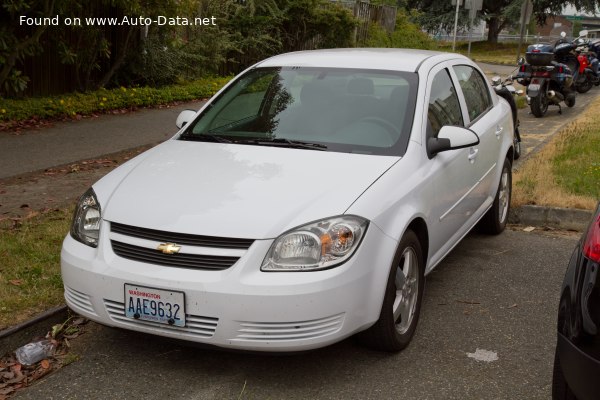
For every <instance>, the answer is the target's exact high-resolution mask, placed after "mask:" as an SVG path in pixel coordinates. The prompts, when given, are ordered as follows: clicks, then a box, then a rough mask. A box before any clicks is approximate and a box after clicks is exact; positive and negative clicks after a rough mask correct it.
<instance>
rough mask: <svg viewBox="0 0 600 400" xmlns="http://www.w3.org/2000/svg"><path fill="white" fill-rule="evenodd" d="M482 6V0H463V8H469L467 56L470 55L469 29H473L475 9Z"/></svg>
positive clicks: (477, 9)
mask: <svg viewBox="0 0 600 400" xmlns="http://www.w3.org/2000/svg"><path fill="white" fill-rule="evenodd" d="M482 6H483V0H465V9H466V10H469V48H468V50H467V57H471V31H472V30H473V21H475V16H476V15H477V11H479V10H481V7H482Z"/></svg>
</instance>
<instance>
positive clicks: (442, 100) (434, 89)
mask: <svg viewBox="0 0 600 400" xmlns="http://www.w3.org/2000/svg"><path fill="white" fill-rule="evenodd" d="M427 120H428V125H429V127H428V129H430V135H431V136H433V137H437V135H438V133H439V131H440V129H442V126H445V125H456V126H464V123H463V117H462V113H461V109H460V103H459V102H458V96H457V94H456V89H455V88H454V85H453V84H452V79H451V78H450V75H449V74H448V71H447V70H446V69H442V70H441V71H439V72H438V73H437V74H436V75H435V77H434V78H433V82H432V84H431V93H430V95H429V109H428V111H427Z"/></svg>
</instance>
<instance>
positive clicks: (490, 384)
mask: <svg viewBox="0 0 600 400" xmlns="http://www.w3.org/2000/svg"><path fill="white" fill-rule="evenodd" d="M577 239H578V234H573V233H568V232H541V231H539V230H535V231H533V232H530V233H527V232H524V231H523V230H522V229H521V228H518V227H513V228H512V229H509V230H507V231H505V232H504V233H503V234H501V235H500V236H496V237H489V236H483V235H479V234H475V233H474V234H470V235H469V236H468V237H467V238H466V239H465V240H464V241H463V242H462V243H461V244H459V246H458V247H457V248H456V249H455V250H454V251H453V252H452V253H451V254H450V255H449V256H448V257H447V258H446V259H445V260H444V261H443V262H442V264H440V265H439V266H438V268H437V269H436V270H435V271H434V272H433V273H432V274H430V275H429V276H428V278H427V283H426V292H425V299H424V307H423V310H422V318H421V321H420V323H419V326H418V329H417V333H416V336H415V338H414V339H413V342H412V343H411V345H410V346H409V347H408V349H406V350H405V351H403V352H401V353H398V354H388V353H381V352H376V351H372V350H369V349H366V348H364V347H362V346H361V345H359V344H357V343H356V342H355V341H354V340H352V339H348V340H345V341H343V342H341V343H338V344H336V345H333V346H330V347H327V348H324V349H321V350H315V351H312V352H309V353H301V354H296V355H285V356H282V355H256V354H247V353H229V352H224V351H222V350H218V349H205V348H197V347H190V346H189V345H187V344H183V343H177V342H173V341H168V340H165V339H162V338H158V337H152V336H147V335H143V334H138V333H134V332H127V331H121V330H116V329H111V328H106V327H102V326H99V325H97V324H94V323H89V324H88V325H87V328H86V330H87V332H86V333H85V334H84V335H82V336H80V337H79V338H77V339H75V340H74V341H73V343H72V345H73V349H72V351H73V353H75V354H77V355H78V356H79V361H77V362H75V363H73V364H71V365H70V366H67V367H65V368H63V369H61V370H59V371H58V372H56V373H55V374H53V375H51V376H49V377H47V378H46V379H44V380H42V381H40V382H39V383H37V384H35V385H33V386H32V387H29V388H27V389H25V390H23V391H21V392H20V393H18V394H17V395H16V396H15V398H17V399H45V398H51V399H74V398H77V399H83V398H89V399H97V398H128V399H159V398H182V399H283V398H285V399H306V398H313V399H338V398H344V399H349V398H355V399H369V398H372V399H381V398H396V399H400V398H406V399H548V398H549V397H550V391H551V376H552V362H553V357H554V346H555V320H556V310H557V304H558V294H559V290H560V284H561V282H562V278H563V274H564V271H565V269H566V263H567V260H568V258H569V256H570V254H571V251H572V248H573V246H574V244H575V242H576V240H577ZM469 355H471V357H469ZM473 357H474V358H473ZM496 358H497V359H496Z"/></svg>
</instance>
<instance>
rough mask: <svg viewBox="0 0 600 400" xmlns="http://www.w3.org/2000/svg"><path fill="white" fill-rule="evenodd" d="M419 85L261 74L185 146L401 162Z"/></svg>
mask: <svg viewBox="0 0 600 400" xmlns="http://www.w3.org/2000/svg"><path fill="white" fill-rule="evenodd" d="M417 82H418V78H417V74H416V73H412V72H397V71H380V70H357V69H346V68H313V67H310V68H309V67H278V68H254V69H252V70H250V71H248V72H247V73H245V74H244V75H243V76H241V77H240V78H238V79H236V81H235V82H233V83H232V84H231V85H230V86H229V87H228V88H227V89H226V90H225V91H223V92H222V93H220V94H219V96H218V97H217V98H216V99H215V100H214V101H213V102H212V103H211V104H210V105H209V106H208V107H207V108H205V109H204V111H203V112H202V113H201V115H200V116H199V117H198V118H197V119H196V120H195V121H194V122H193V123H191V124H190V126H189V127H188V129H186V131H185V132H184V134H183V135H182V136H181V137H180V139H182V140H184V139H185V140H202V141H211V142H231V143H239V144H250V145H266V146H269V145H272V146H275V145H276V146H285V147H295V148H307V149H315V150H328V151H338V152H354V153H365V154H381V155H400V156H401V155H403V154H404V152H405V150H406V146H407V144H408V140H409V135H410V130H411V126H412V120H413V114H414V108H415V98H416V91H417Z"/></svg>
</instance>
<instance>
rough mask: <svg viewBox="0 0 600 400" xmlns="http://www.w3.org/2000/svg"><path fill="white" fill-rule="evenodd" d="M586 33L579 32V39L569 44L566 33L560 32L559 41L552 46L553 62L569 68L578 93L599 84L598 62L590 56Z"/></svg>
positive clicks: (593, 56) (585, 31) (584, 31)
mask: <svg viewBox="0 0 600 400" xmlns="http://www.w3.org/2000/svg"><path fill="white" fill-rule="evenodd" d="M587 34H588V31H587V30H583V31H581V32H579V37H577V38H575V39H574V40H573V41H571V42H569V41H568V40H566V39H565V37H566V33H565V32H561V34H560V35H561V39H559V41H558V42H556V44H555V46H554V56H555V60H556V61H557V62H559V63H563V64H566V65H568V66H569V68H570V69H571V70H572V71H573V87H574V88H575V90H577V92H579V93H586V92H588V91H589V90H590V89H591V88H592V86H593V85H594V84H598V83H597V82H600V77H599V75H598V60H597V58H596V57H595V55H592V54H590V52H589V49H588V43H589V41H588V40H586V39H584V37H585V36H587Z"/></svg>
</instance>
